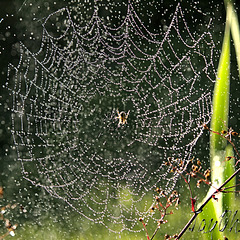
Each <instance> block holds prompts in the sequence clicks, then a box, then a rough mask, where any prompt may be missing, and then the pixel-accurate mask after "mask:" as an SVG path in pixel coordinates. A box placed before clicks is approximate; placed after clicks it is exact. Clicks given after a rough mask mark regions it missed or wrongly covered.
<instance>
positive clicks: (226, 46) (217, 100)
mask: <svg viewBox="0 0 240 240" xmlns="http://www.w3.org/2000/svg"><path fill="white" fill-rule="evenodd" d="M226 10H227V18H226V25H225V33H224V39H223V46H222V53H221V57H220V61H219V66H218V73H217V79H216V83H215V88H214V93H213V115H212V120H211V129H212V130H213V131H217V132H221V131H222V130H227V126H228V112H229V89H230V24H231V19H232V12H233V6H232V3H231V2H228V3H227V6H226ZM226 145H227V141H226V140H225V139H224V138H222V137H221V136H220V135H218V134H213V133H211V134H210V163H211V169H212V170H213V171H212V179H211V180H212V184H213V185H214V187H218V186H220V185H221V184H222V183H223V182H224V179H225V177H224V175H225V174H224V164H223V163H224V160H225V148H226ZM213 191H214V189H210V193H211V192H213ZM222 204H223V202H222V197H220V199H219V200H218V204H217V205H218V207H217V209H216V213H217V214H218V216H220V215H221V213H222Z"/></svg>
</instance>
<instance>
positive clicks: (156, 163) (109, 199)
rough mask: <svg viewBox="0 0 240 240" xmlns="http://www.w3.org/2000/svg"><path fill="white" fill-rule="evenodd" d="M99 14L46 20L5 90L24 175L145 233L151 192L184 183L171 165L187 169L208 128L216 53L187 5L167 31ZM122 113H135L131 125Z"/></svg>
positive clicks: (96, 217) (87, 211)
mask: <svg viewBox="0 0 240 240" xmlns="http://www.w3.org/2000/svg"><path fill="white" fill-rule="evenodd" d="M108 4H110V3H108ZM113 4H114V3H113ZM102 9H103V6H101V5H100V4H97V3H96V4H94V6H92V8H91V9H90V10H89V12H88V13H86V12H84V13H85V15H86V16H85V15H84V16H83V15H81V16H80V15H79V14H78V13H79V12H80V10H79V9H78V7H77V6H75V7H73V6H71V5H69V6H68V7H65V8H61V9H59V10H57V11H55V12H52V13H51V14H50V15H48V16H47V17H46V18H45V19H44V20H43V23H42V28H43V34H42V40H41V46H40V49H39V51H37V52H33V51H31V50H30V49H29V48H28V47H26V45H25V44H24V43H23V42H20V51H19V52H20V60H19V63H18V64H17V65H13V64H10V65H9V70H8V82H7V84H6V88H7V89H9V93H10V95H11V97H12V106H11V111H12V130H11V131H12V135H13V139H14V145H15V148H16V150H17V154H18V160H19V161H20V162H21V166H22V174H23V177H24V178H25V179H27V180H28V181H30V182H32V184H34V185H36V186H41V187H43V188H44V189H45V190H46V191H47V192H49V193H50V194H51V195H52V196H53V197H56V198H59V199H62V200H63V201H65V202H66V203H68V204H69V205H70V206H71V207H72V208H74V209H75V210H76V211H77V212H78V213H80V214H81V215H82V216H84V217H86V218H88V219H90V220H92V221H94V222H96V223H101V224H103V225H105V226H107V227H108V228H109V229H111V230H112V231H116V232H119V231H122V230H131V231H139V230H140V229H141V226H139V224H138V219H139V217H142V216H143V215H145V214H147V213H146V212H147V210H148V208H149V205H148V204H147V203H146V202H147V201H146V199H147V195H148V194H149V193H150V194H152V193H153V192H154V190H155V188H156V187H160V188H161V189H163V190H164V191H165V192H170V191H172V190H173V188H174V186H175V184H176V181H177V180H178V174H177V173H172V172H171V171H170V168H169V167H168V166H166V164H165V163H166V161H167V158H168V157H172V158H173V159H176V158H179V159H182V160H183V166H182V170H184V169H185V167H186V166H187V161H188V160H189V159H191V157H192V151H193V147H194V146H195V145H196V142H197V140H198V139H199V137H200V136H201V134H202V127H201V123H202V122H204V123H208V122H209V121H210V116H211V110H212V109H211V91H210V89H211V87H212V86H213V82H214V80H213V79H215V76H216V74H215V70H214V65H213V54H214V47H215V46H214V43H213V40H212V36H211V33H210V30H209V27H210V26H209V25H208V23H207V24H206V25H204V26H203V27H205V31H203V32H202V33H197V32H193V33H192V32H191V31H190V28H189V27H188V23H187V22H186V20H185V19H184V15H185V13H184V11H183V9H182V7H181V5H180V4H178V5H177V7H176V9H175V10H174V12H173V15H172V19H171V22H170V23H169V25H164V26H163V29H162V30H161V31H159V32H158V31H156V32H150V31H149V30H148V28H147V27H146V24H144V23H143V21H141V17H140V16H139V14H138V13H137V12H136V10H135V8H134V6H133V4H131V1H129V2H128V3H127V4H126V6H125V8H124V9H125V12H121V13H116V12H114V13H112V14H107V17H103V14H102ZM104 9H105V10H106V9H107V8H106V7H105V8H104ZM121 9H122V8H121ZM119 19H120V20H119ZM117 20H118V21H117ZM118 111H119V112H122V111H123V112H125V113H127V112H128V111H129V115H128V118H127V122H126V123H125V124H121V125H119V119H116V117H118V114H117V112H118Z"/></svg>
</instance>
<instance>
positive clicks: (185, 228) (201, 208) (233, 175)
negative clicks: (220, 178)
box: [176, 168, 240, 239]
mask: <svg viewBox="0 0 240 240" xmlns="http://www.w3.org/2000/svg"><path fill="white" fill-rule="evenodd" d="M239 172H240V168H239V169H238V170H236V171H235V172H234V173H233V174H232V176H230V177H229V178H228V179H227V180H226V181H225V182H224V183H223V184H222V185H221V186H220V187H219V188H218V189H217V190H216V191H215V192H214V193H213V194H211V195H210V196H209V197H208V198H207V199H206V201H205V202H204V203H203V204H202V205H201V206H200V207H199V208H198V210H197V211H195V212H194V215H193V216H192V218H191V219H190V220H189V221H188V223H187V224H186V225H185V227H184V228H183V229H182V231H181V232H180V233H179V234H178V237H177V238H176V239H180V238H181V237H182V235H183V234H184V233H185V232H186V231H187V229H188V227H189V226H190V225H191V223H192V222H193V221H194V219H195V218H196V217H197V216H198V214H199V213H201V212H202V210H203V208H204V207H205V205H206V204H207V203H208V202H209V201H210V200H211V199H212V197H213V196H214V195H215V194H216V193H219V192H221V190H222V188H223V187H224V186H225V185H226V184H227V183H229V182H230V181H231V180H232V179H233V178H234V177H235V176H236V175H237V174H238V173H239Z"/></svg>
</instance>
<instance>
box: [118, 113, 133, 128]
mask: <svg viewBox="0 0 240 240" xmlns="http://www.w3.org/2000/svg"><path fill="white" fill-rule="evenodd" d="M129 112H130V110H129V111H128V112H127V114H126V113H125V112H123V111H122V112H120V113H119V111H118V110H117V114H118V116H117V117H116V119H119V122H118V127H119V126H120V125H121V124H122V125H124V124H125V123H126V122H127V118H128V115H129Z"/></svg>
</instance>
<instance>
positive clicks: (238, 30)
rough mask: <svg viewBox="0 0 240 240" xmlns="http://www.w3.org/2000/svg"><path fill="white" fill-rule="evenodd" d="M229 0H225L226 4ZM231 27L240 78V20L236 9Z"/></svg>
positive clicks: (233, 12)
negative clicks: (239, 20)
mask: <svg viewBox="0 0 240 240" xmlns="http://www.w3.org/2000/svg"><path fill="white" fill-rule="evenodd" d="M228 1H229V0H228ZM228 1H225V4H226V5H227V2H228ZM230 28H231V35H232V38H233V43H234V48H235V52H236V57H237V64H238V74H239V78H240V26H239V22H238V16H237V13H236V11H235V10H234V9H233V11H232V19H231V25H230Z"/></svg>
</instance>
